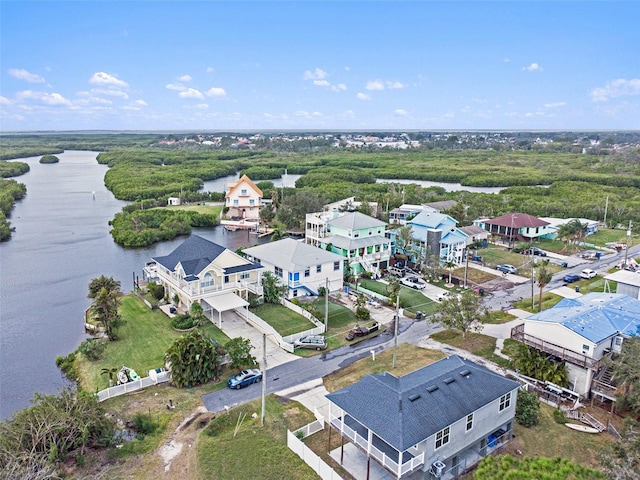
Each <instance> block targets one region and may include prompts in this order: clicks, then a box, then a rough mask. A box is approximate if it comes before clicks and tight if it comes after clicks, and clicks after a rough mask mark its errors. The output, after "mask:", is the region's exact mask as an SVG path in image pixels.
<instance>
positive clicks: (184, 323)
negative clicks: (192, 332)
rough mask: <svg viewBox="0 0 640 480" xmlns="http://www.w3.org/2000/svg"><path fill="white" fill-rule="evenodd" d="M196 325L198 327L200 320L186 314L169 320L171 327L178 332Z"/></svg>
mask: <svg viewBox="0 0 640 480" xmlns="http://www.w3.org/2000/svg"><path fill="white" fill-rule="evenodd" d="M198 325H200V320H198V319H197V318H194V317H192V316H191V315H187V314H182V315H176V316H175V317H173V318H172V319H171V326H172V327H173V328H176V329H178V330H188V329H190V328H193V327H197V326H198Z"/></svg>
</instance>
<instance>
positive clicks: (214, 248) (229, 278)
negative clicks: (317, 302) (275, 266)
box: [146, 235, 264, 322]
mask: <svg viewBox="0 0 640 480" xmlns="http://www.w3.org/2000/svg"><path fill="white" fill-rule="evenodd" d="M146 268H153V276H154V278H155V279H156V281H157V282H158V283H160V284H161V285H162V286H164V288H165V292H166V294H167V296H168V297H169V298H170V299H173V298H175V296H177V298H178V306H180V307H182V308H185V309H189V308H190V307H191V305H192V304H193V303H196V302H197V303H200V304H201V305H202V307H203V309H204V312H205V314H207V315H208V316H209V318H210V319H212V320H213V311H216V312H218V321H219V322H220V321H221V314H222V312H224V311H227V310H235V309H237V308H240V307H244V306H246V305H248V302H247V298H248V294H249V292H251V293H254V294H256V295H262V285H261V279H262V277H261V274H262V271H263V270H264V267H263V266H262V265H260V264H257V263H254V262H251V261H250V260H247V259H246V258H244V257H241V256H240V255H238V254H237V253H235V252H232V251H231V250H229V249H227V248H225V247H222V246H220V245H218V244H217V243H213V242H210V241H209V240H206V239H204V238H202V237H199V236H198V235H191V236H190V237H189V238H188V239H186V240H185V241H184V242H183V243H182V244H181V245H179V246H178V247H177V248H176V249H175V250H173V251H172V252H171V253H170V254H169V255H164V256H161V257H154V258H153V262H149V264H147V267H146Z"/></svg>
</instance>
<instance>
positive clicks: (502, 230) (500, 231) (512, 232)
mask: <svg viewBox="0 0 640 480" xmlns="http://www.w3.org/2000/svg"><path fill="white" fill-rule="evenodd" d="M473 224H474V225H477V226H478V227H480V228H484V229H485V230H486V231H488V232H489V233H490V234H492V235H496V236H498V237H500V238H501V239H502V241H503V242H504V243H507V244H509V245H514V244H515V243H516V242H533V240H534V239H536V238H540V237H543V236H545V235H547V233H548V230H547V225H549V222H546V221H544V220H541V219H539V218H536V217H534V216H532V215H529V214H527V213H508V214H506V215H502V216H500V217H495V218H481V219H477V220H474V221H473Z"/></svg>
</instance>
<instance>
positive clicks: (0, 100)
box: [0, 95, 11, 105]
mask: <svg viewBox="0 0 640 480" xmlns="http://www.w3.org/2000/svg"><path fill="white" fill-rule="evenodd" d="M0 105H11V102H10V101H9V99H8V98H7V97H3V96H2V95H0Z"/></svg>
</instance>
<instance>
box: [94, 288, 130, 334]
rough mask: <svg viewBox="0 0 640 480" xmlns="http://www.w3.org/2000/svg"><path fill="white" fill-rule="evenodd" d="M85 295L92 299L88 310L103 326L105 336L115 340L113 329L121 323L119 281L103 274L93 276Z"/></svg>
mask: <svg viewBox="0 0 640 480" xmlns="http://www.w3.org/2000/svg"><path fill="white" fill-rule="evenodd" d="M87 297H88V298H90V299H92V300H93V303H92V304H91V307H89V308H90V311H91V313H92V315H93V316H94V318H95V319H97V320H98V321H99V322H100V323H101V324H102V325H103V326H104V330H105V333H106V334H107V338H109V340H116V338H117V337H116V334H115V329H116V328H118V327H119V326H120V325H121V324H122V323H123V320H122V318H120V314H119V313H118V307H119V306H120V298H121V297H122V292H121V291H120V282H118V281H116V280H114V279H113V277H105V276H104V275H101V276H100V277H99V278H94V279H93V280H91V282H90V283H89V294H88V295H87Z"/></svg>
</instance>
